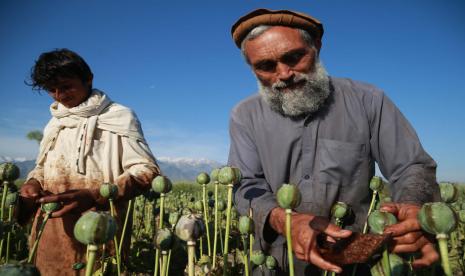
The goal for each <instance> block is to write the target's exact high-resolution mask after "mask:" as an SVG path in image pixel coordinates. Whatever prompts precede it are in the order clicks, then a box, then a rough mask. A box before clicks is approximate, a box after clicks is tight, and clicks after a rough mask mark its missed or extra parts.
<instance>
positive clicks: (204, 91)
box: [0, 0, 465, 183]
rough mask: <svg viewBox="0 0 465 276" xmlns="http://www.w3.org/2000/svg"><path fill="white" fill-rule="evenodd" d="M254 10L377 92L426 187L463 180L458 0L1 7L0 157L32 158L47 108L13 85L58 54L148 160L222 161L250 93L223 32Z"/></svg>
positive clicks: (248, 75) (464, 40)
mask: <svg viewBox="0 0 465 276" xmlns="http://www.w3.org/2000/svg"><path fill="white" fill-rule="evenodd" d="M259 7H268V8H271V9H286V8H287V9H293V10H297V11H302V12H305V13H309V14H310V15H312V16H315V17H316V18H318V19H319V20H320V21H322V23H323V25H324V28H325V33H324V36H323V46H322V50H321V54H320V57H321V61H322V62H323V64H324V65H325V67H326V69H327V70H328V72H329V74H330V75H331V76H343V77H348V78H351V79H354V80H360V81H363V82H367V83H370V84H373V85H375V86H377V87H379V88H381V89H383V90H384V91H385V92H386V94H387V95H388V96H389V98H390V99H391V100H392V101H393V102H394V103H395V104H396V106H397V107H398V108H399V109H400V110H401V112H402V113H403V114H404V115H405V117H406V118H407V119H408V120H409V122H410V123H411V124H412V126H413V127H414V129H415V130H416V132H417V135H418V136H419V138H420V141H421V143H422V145H423V147H424V148H425V150H426V151H427V152H428V153H429V154H430V155H431V156H432V157H433V159H434V160H435V161H436V162H437V164H438V169H437V178H438V180H444V181H451V182H461V183H463V182H465V160H464V159H465V158H464V156H465V146H464V142H463V137H465V127H464V123H463V122H464V121H465V112H463V111H462V110H463V108H462V103H464V102H465V86H464V84H463V79H464V77H465V70H463V66H464V64H465V51H463V49H464V48H465V31H464V27H463V26H465V3H464V2H463V1H460V0H450V1H447V2H438V1H434V0H425V1H420V0H416V1H408V2H405V1H401V0H395V1H389V2H376V3H374V2H372V1H368V0H364V1H356V2H352V3H347V2H346V1H343V0H333V1H325V2H322V1H319V2H317V1H310V2H305V1H293V2H284V1H277V0H275V1H263V2H240V1H221V2H219V1H211V0H205V1H202V2H196V3H193V2H191V1H181V0H175V1H171V2H170V3H167V2H157V1H149V0H141V1H137V2H129V1H124V2H114V1H109V0H102V1H59V0H49V1H33V0H25V1H21V2H13V1H3V2H2V3H0V22H1V24H0V35H1V37H3V38H4V39H3V41H2V44H1V45H0V55H1V58H2V63H1V64H0V81H1V83H2V84H3V89H2V92H1V93H2V99H3V101H2V110H1V111H2V117H1V119H0V156H9V157H12V158H26V159H28V160H30V159H35V157H36V155H37V152H38V145H37V142H35V141H30V140H27V138H26V134H27V133H28V132H29V131H32V130H42V129H43V127H44V126H45V124H46V123H47V121H48V120H49V118H50V113H49V105H50V104H51V102H52V101H51V99H50V97H49V96H48V95H47V94H46V93H35V92H31V89H30V87H28V86H27V85H25V83H24V81H25V80H27V78H28V74H29V70H30V69H31V67H32V65H33V63H34V61H35V60H36V59H37V57H38V56H39V54H40V53H42V52H45V51H50V50H52V49H54V48H69V49H71V50H73V51H76V52H77V53H78V54H80V55H81V56H82V57H83V58H84V59H85V60H86V62H87V63H88V64H89V66H90V67H91V69H92V71H93V73H94V87H95V88H98V89H101V90H102V91H105V92H106V93H108V95H109V97H110V98H111V99H113V100H114V101H116V102H117V103H120V104H122V105H124V106H128V107H130V108H131V109H132V110H134V111H135V113H136V114H137V116H138V118H139V119H140V121H141V124H142V128H143V132H144V134H145V137H146V140H147V141H148V144H149V146H150V148H151V150H152V152H153V153H154V155H155V157H156V158H160V157H162V156H165V157H168V158H191V159H201V158H205V159H208V160H213V161H216V162H219V163H223V164H224V163H226V161H227V156H228V152H229V134H228V121H229V112H230V110H231V109H232V108H233V106H235V105H236V104H237V103H239V102H240V101H241V100H243V99H245V98H246V97H248V96H250V95H253V94H254V93H256V92H255V91H256V90H257V84H256V82H257V81H256V79H255V77H254V75H253V74H252V72H251V70H250V68H249V66H248V65H247V64H246V63H245V61H244V60H243V58H242V56H241V53H240V50H239V49H237V48H236V46H235V45H234V43H233V42H232V40H231V37H230V27H231V25H232V24H233V23H234V22H235V21H236V20H237V19H238V18H239V17H240V16H242V15H244V14H245V13H246V12H248V11H251V10H253V9H256V8H259ZM181 19H182V20H181Z"/></svg>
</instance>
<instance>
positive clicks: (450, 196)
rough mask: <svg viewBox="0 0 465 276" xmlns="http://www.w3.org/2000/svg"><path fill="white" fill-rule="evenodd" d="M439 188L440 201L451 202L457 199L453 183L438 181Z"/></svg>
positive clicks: (456, 191)
mask: <svg viewBox="0 0 465 276" xmlns="http://www.w3.org/2000/svg"><path fill="white" fill-rule="evenodd" d="M439 189H440V191H441V198H442V201H444V202H445V203H452V202H455V201H457V197H458V190H457V187H455V185H454V184H452V183H448V182H444V183H440V184H439Z"/></svg>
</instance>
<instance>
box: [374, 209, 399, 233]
mask: <svg viewBox="0 0 465 276" xmlns="http://www.w3.org/2000/svg"><path fill="white" fill-rule="evenodd" d="M395 223H397V218H396V217H395V216H394V215H393V214H391V213H389V212H382V211H379V210H375V211H373V212H372V213H371V214H370V215H369V216H368V225H369V226H370V231H371V232H372V233H375V234H382V233H383V232H384V228H386V226H389V225H392V224H395Z"/></svg>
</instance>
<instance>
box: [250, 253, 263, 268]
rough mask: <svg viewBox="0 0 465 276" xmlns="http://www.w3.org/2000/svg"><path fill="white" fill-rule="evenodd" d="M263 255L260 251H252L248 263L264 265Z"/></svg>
mask: <svg viewBox="0 0 465 276" xmlns="http://www.w3.org/2000/svg"><path fill="white" fill-rule="evenodd" d="M265 258H266V256H265V253H263V251H261V250H254V251H252V254H250V261H251V262H252V263H253V264H254V265H262V264H264V263H265Z"/></svg>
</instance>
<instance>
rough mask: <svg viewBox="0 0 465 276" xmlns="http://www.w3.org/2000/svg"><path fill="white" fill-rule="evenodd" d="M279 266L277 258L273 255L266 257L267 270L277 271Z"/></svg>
mask: <svg viewBox="0 0 465 276" xmlns="http://www.w3.org/2000/svg"><path fill="white" fill-rule="evenodd" d="M277 265H278V261H277V260H276V258H275V257H273V256H271V255H269V256H266V259H265V266H266V268H268V269H269V270H275V269H276V266H277Z"/></svg>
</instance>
